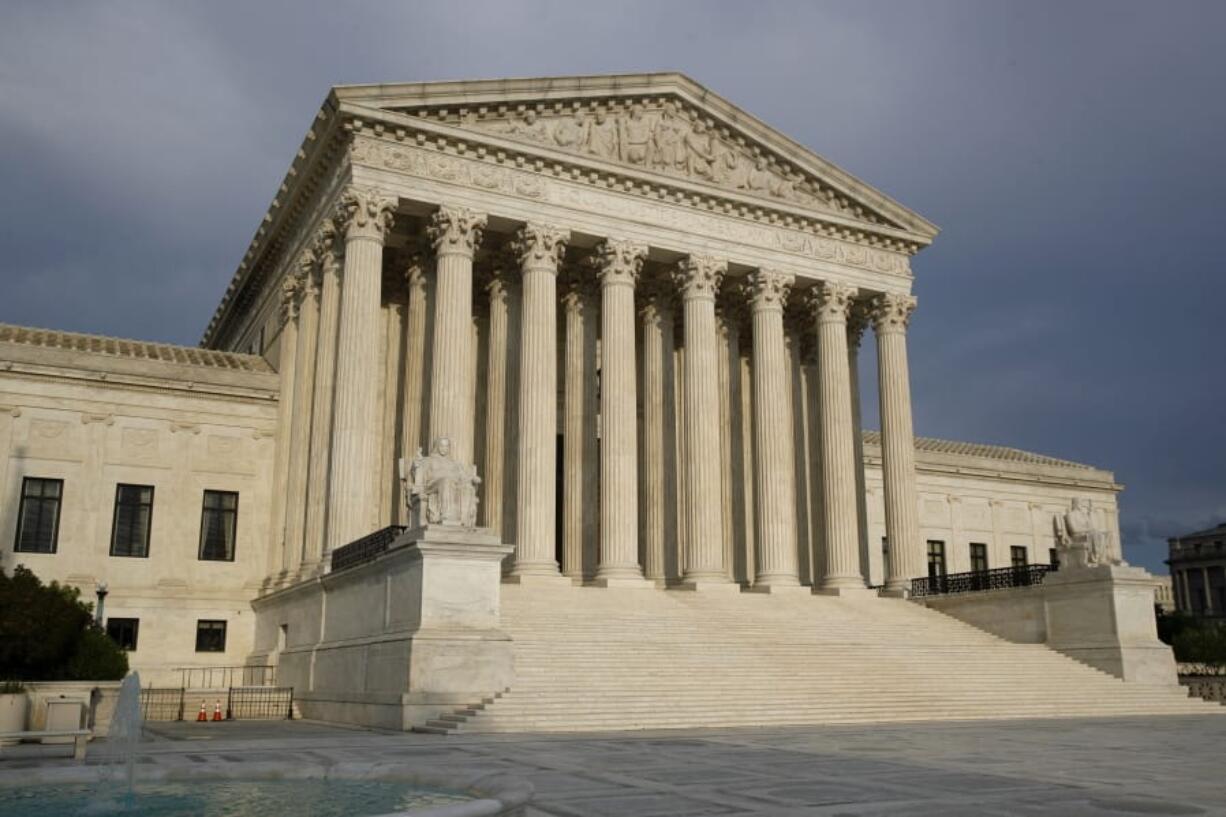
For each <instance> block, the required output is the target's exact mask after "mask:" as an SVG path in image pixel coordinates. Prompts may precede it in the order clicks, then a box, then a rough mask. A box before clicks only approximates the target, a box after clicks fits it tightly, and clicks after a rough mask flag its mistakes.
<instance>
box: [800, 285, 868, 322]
mask: <svg viewBox="0 0 1226 817" xmlns="http://www.w3.org/2000/svg"><path fill="white" fill-rule="evenodd" d="M857 291H858V290H857V289H856V288H855V287H853V286H851V285H850V284H844V283H840V282H838V281H822V282H821V283H819V284H818V285H817V286H815V287H813V288H812V289H810V290H809V309H810V310H812V312H813V317H814V318H816V319H817V322H818V323H825V322H826V321H837V322H839V323H844V322H846V320H847V315H848V313H850V312H851V308H852V305H853V304H854V303H855V297H856V292H857Z"/></svg>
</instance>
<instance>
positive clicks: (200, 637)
mask: <svg viewBox="0 0 1226 817" xmlns="http://www.w3.org/2000/svg"><path fill="white" fill-rule="evenodd" d="M225 651H226V623H225V622H224V621H209V620H207V619H201V620H199V621H197V622H196V652H225Z"/></svg>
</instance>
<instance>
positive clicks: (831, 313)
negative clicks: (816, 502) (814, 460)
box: [810, 282, 865, 595]
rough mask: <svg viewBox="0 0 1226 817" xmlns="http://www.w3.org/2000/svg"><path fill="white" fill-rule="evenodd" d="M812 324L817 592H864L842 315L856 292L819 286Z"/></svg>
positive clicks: (833, 285)
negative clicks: (818, 458)
mask: <svg viewBox="0 0 1226 817" xmlns="http://www.w3.org/2000/svg"><path fill="white" fill-rule="evenodd" d="M811 293H812V300H811V302H810V305H811V307H812V309H813V314H814V317H815V319H816V321H817V348H818V402H819V405H818V412H819V415H820V422H821V445H822V508H823V510H824V519H823V523H824V524H823V530H824V534H825V535H824V537H823V538H824V540H825V557H826V564H825V569H824V571H823V576H822V582H821V585H820V587H819V592H822V593H829V594H832V595H838V594H842V593H848V592H857V591H861V590H864V588H865V584H864V577H863V575H861V572H860V534H859V531H858V527H859V520H858V513H857V510H856V462H855V455H856V453H855V441H854V440H853V439H852V434H853V428H852V416H851V374H850V372H849V371H848V366H847V315H848V312H849V311H850V309H851V306H852V299H853V298H855V295H856V289H855V287H852V286H849V285H847V284H842V283H837V282H823V283H821V284H818V285H817V286H815V287H814V288H813V289H812V290H811Z"/></svg>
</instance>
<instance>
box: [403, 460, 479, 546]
mask: <svg viewBox="0 0 1226 817" xmlns="http://www.w3.org/2000/svg"><path fill="white" fill-rule="evenodd" d="M402 479H403V476H402ZM480 482H481V479H480V478H479V477H478V476H477V469H476V466H473V465H466V464H464V463H462V462H458V461H457V460H455V459H454V458H453V457H452V456H451V440H450V439H448V438H447V437H439V438H438V439H436V440H435V441H434V448H433V449H432V450H431V451H430V455H429V456H423V455H422V453H421V449H420V448H419V449H417V456H416V457H414V458H413V464H412V466H411V468H410V470H409V474H408V480H407V483H406V485H405V499H406V501H407V502H408V505H409V510H410V511H411V517H412V521H413V524H414V525H416V526H421V525H459V526H462V527H467V528H472V527H476V524H477V485H478V484H480Z"/></svg>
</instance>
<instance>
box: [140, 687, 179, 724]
mask: <svg viewBox="0 0 1226 817" xmlns="http://www.w3.org/2000/svg"><path fill="white" fill-rule="evenodd" d="M140 715H141V718H143V719H144V720H147V721H181V720H183V690H182V689H174V688H172V687H147V688H145V689H142V690H141V691H140Z"/></svg>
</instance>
